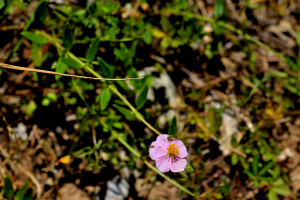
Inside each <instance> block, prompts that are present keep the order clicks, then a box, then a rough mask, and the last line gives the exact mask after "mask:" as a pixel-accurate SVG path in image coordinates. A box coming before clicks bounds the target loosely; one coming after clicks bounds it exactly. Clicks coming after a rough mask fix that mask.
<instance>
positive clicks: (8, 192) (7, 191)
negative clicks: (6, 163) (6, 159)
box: [3, 175, 14, 200]
mask: <svg viewBox="0 0 300 200" xmlns="http://www.w3.org/2000/svg"><path fill="white" fill-rule="evenodd" d="M3 190H4V197H5V198H7V199H9V200H10V199H12V198H13V197H14V188H13V186H12V183H11V180H10V177H9V176H8V175H6V176H5V177H4V187H3Z"/></svg>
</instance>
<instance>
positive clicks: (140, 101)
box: [136, 85, 149, 109]
mask: <svg viewBox="0 0 300 200" xmlns="http://www.w3.org/2000/svg"><path fill="white" fill-rule="evenodd" d="M148 89H149V86H148V85H146V86H145V87H144V89H143V90H142V92H141V93H140V95H139V96H138V98H137V99H136V106H137V109H139V108H141V107H143V106H144V105H145V103H146V101H147V94H148Z"/></svg>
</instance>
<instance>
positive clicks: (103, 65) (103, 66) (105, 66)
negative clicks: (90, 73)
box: [97, 57, 113, 78]
mask: <svg viewBox="0 0 300 200" xmlns="http://www.w3.org/2000/svg"><path fill="white" fill-rule="evenodd" d="M97 60H98V63H99V66H100V69H101V71H102V73H103V76H104V77H105V78H112V77H113V73H112V71H111V69H110V67H109V66H108V64H107V63H106V62H105V61H104V60H103V59H102V58H100V57H98V59H97Z"/></svg>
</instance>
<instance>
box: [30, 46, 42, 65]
mask: <svg viewBox="0 0 300 200" xmlns="http://www.w3.org/2000/svg"><path fill="white" fill-rule="evenodd" d="M31 55H32V59H33V63H34V65H35V66H36V67H40V66H42V64H43V49H42V46H41V45H39V44H37V43H32V46H31Z"/></svg>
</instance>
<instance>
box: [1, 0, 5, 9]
mask: <svg viewBox="0 0 300 200" xmlns="http://www.w3.org/2000/svg"><path fill="white" fill-rule="evenodd" d="M4 6H5V3H4V1H3V0H0V9H2V8H3V7H4Z"/></svg>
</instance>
